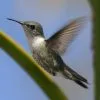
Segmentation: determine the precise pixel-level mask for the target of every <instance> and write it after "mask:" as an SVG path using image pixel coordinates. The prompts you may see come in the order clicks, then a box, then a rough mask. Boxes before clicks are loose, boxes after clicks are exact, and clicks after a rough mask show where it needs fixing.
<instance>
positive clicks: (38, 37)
mask: <svg viewBox="0 0 100 100" xmlns="http://www.w3.org/2000/svg"><path fill="white" fill-rule="evenodd" d="M7 19H8V20H11V21H14V22H17V23H19V24H20V25H21V26H22V27H23V29H24V32H25V35H26V37H27V40H28V44H29V47H30V50H31V52H32V57H33V58H34V59H35V60H36V62H37V63H38V64H39V65H40V66H41V67H43V69H44V70H46V71H47V72H48V73H50V74H51V75H53V76H56V75H57V73H60V74H61V76H62V77H64V78H65V79H69V80H72V81H74V82H75V83H77V84H78V85H79V86H82V87H83V88H86V89H87V88H88V86H87V85H88V80H87V79H86V78H84V77H83V76H81V75H80V74H78V73H77V72H76V71H74V70H73V69H71V68H70V67H69V66H68V65H66V64H65V63H64V61H63V59H62V57H61V55H63V54H64V52H65V51H66V49H67V48H68V46H69V44H70V43H71V42H72V40H74V38H75V37H76V36H77V34H78V33H79V32H78V31H80V30H81V28H82V27H83V24H84V20H85V17H78V18H76V19H74V20H71V21H70V23H68V24H67V25H64V27H62V28H61V29H59V30H58V31H57V32H55V33H54V34H53V35H52V36H51V37H50V38H49V39H46V38H45V36H44V32H43V28H42V25H41V24H40V23H38V22H35V21H18V20H15V19H11V18H7Z"/></svg>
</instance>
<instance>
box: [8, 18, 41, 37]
mask: <svg viewBox="0 0 100 100" xmlns="http://www.w3.org/2000/svg"><path fill="white" fill-rule="evenodd" d="M7 19H8V20H11V21H14V22H17V23H19V24H20V25H21V26H22V27H23V28H24V31H25V33H27V34H31V35H43V29H42V26H41V24H40V23H38V22H34V21H17V20H14V19H10V18H7Z"/></svg>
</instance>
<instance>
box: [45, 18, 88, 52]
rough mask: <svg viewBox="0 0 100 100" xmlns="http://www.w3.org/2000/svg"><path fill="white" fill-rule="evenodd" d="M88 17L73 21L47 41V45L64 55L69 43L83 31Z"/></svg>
mask: <svg viewBox="0 0 100 100" xmlns="http://www.w3.org/2000/svg"><path fill="white" fill-rule="evenodd" d="M85 20H86V17H79V18H77V19H75V20H72V21H71V22H70V23H69V24H68V25H66V26H64V27H63V28H62V29H60V30H59V31H57V32H56V33H55V34H54V35H53V36H52V37H50V38H49V39H48V40H46V41H47V45H48V46H49V47H50V48H52V49H53V50H54V51H56V52H57V53H59V54H63V53H64V52H65V50H66V48H67V47H68V45H69V43H70V42H71V41H72V40H73V39H74V37H75V36H76V35H77V34H78V31H80V30H81V28H82V26H83V25H84V22H85Z"/></svg>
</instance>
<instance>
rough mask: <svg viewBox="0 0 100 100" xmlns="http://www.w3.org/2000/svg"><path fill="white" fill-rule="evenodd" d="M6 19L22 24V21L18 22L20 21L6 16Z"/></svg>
mask: <svg viewBox="0 0 100 100" xmlns="http://www.w3.org/2000/svg"><path fill="white" fill-rule="evenodd" d="M7 19H8V20H11V21H14V22H17V23H19V24H21V25H23V23H22V22H20V21H17V20H14V19H11V18H7Z"/></svg>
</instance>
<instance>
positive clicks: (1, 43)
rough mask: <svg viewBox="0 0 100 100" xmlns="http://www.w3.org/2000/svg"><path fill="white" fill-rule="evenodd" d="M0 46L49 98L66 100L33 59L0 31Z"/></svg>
mask: <svg viewBox="0 0 100 100" xmlns="http://www.w3.org/2000/svg"><path fill="white" fill-rule="evenodd" d="M0 47H1V48H2V49H3V50H4V51H5V52H6V53H8V54H9V55H10V56H11V57H12V58H13V59H14V60H15V61H16V62H17V63H18V64H19V65H20V67H21V68H23V69H24V70H25V71H26V72H27V73H28V74H29V75H30V76H31V78H32V79H34V80H35V82H36V83H37V84H38V85H39V86H40V87H41V88H42V90H43V91H44V92H45V93H46V95H47V96H48V97H49V98H50V100H67V98H66V97H65V95H64V94H63V92H61V91H60V89H59V88H58V86H57V85H56V84H55V83H54V82H53V80H52V79H51V78H50V75H49V74H48V73H47V72H45V71H44V70H43V69H42V68H41V67H40V66H39V65H38V64H37V63H36V62H35V61H34V60H33V58H32V57H31V56H30V55H28V54H27V52H25V51H24V50H23V49H22V48H21V47H20V46H19V45H18V44H17V43H16V42H15V41H14V40H12V39H11V38H10V37H9V36H7V35H6V34H5V33H3V32H0Z"/></svg>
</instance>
